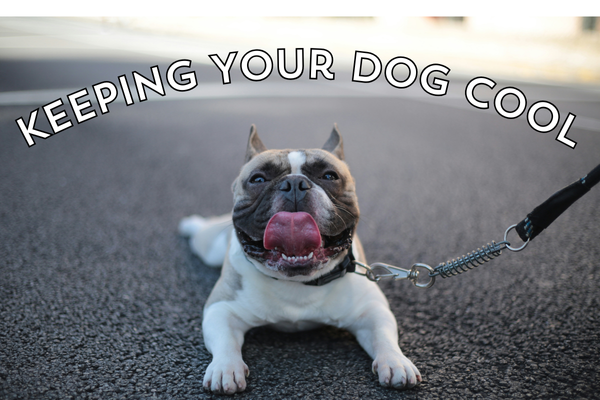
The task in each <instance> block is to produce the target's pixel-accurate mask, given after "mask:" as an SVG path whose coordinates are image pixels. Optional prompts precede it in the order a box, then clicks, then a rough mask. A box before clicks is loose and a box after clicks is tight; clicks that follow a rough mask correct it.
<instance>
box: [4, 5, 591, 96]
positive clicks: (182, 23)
mask: <svg viewBox="0 0 600 400" xmlns="http://www.w3.org/2000/svg"><path fill="white" fill-rule="evenodd" d="M257 45H260V48H262V49H264V50H267V51H268V52H269V53H270V54H276V53H275V50H276V49H277V48H278V47H285V48H288V49H292V48H295V47H304V48H309V47H319V48H326V49H328V50H330V51H332V53H333V54H334V56H335V64H334V65H336V67H346V68H351V62H352V59H353V57H354V51H355V50H362V51H370V52H372V53H375V54H377V55H378V56H380V58H381V59H382V61H384V62H386V61H387V60H389V59H391V58H392V57H395V56H398V55H404V56H408V57H409V58H411V59H413V61H415V62H416V63H417V65H418V66H423V67H424V66H425V65H428V64H430V63H434V62H435V63H441V64H444V65H446V66H448V67H449V68H450V69H451V70H452V71H453V72H455V73H459V74H466V75H484V76H487V75H493V76H494V77H496V78H511V79H519V80H527V81H531V80H535V81H552V82H567V83H582V84H591V85H598V84H599V83H600V22H599V21H598V17H593V16H592V17H573V16H570V17H535V16H527V17H523V16H514V17H505V16H502V17H493V16H480V17H394V16H391V15H390V16H384V17H368V18H359V17H355V18H332V17H323V18H316V17H312V18H309V17H305V18H302V17H297V18H294V17H287V18H275V17H265V18H259V17H243V18H242V17H237V18H225V17H211V18H176V17H160V18H159V17H145V18H142V17H140V18H136V17H122V18H118V17H112V18H64V19H55V18H2V19H0V57H2V58H14V57H27V58H45V57H65V56H86V55H87V56H92V57H99V56H105V55H107V54H111V55H113V56H114V55H118V54H121V55H122V54H123V52H127V53H133V54H144V55H151V56H161V57H167V58H173V57H187V58H191V59H192V60H193V61H194V62H199V63H208V62H210V61H209V59H208V57H207V54H210V53H212V52H219V53H222V52H228V51H233V50H239V51H243V50H250V49H252V48H254V47H255V46H257Z"/></svg>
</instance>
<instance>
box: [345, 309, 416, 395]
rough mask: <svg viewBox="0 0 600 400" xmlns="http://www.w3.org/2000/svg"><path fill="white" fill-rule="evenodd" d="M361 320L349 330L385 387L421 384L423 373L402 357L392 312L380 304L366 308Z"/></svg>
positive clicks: (408, 386)
mask: <svg viewBox="0 0 600 400" xmlns="http://www.w3.org/2000/svg"><path fill="white" fill-rule="evenodd" d="M365 310H366V311H364V312H363V313H362V315H361V316H360V317H359V318H358V320H357V321H356V322H355V323H354V324H352V325H351V326H350V327H348V329H349V330H350V331H351V332H352V333H354V335H355V336H356V339H357V340H358V342H359V343H360V345H361V346H362V347H363V349H365V351H366V352H367V353H368V354H369V355H370V356H371V357H372V358H373V360H374V361H373V373H377V374H378V375H379V383H380V384H381V385H382V386H386V387H393V388H396V389H403V388H411V387H413V386H415V385H417V384H418V383H419V382H421V373H420V372H419V370H418V369H417V367H415V366H414V364H413V363H412V362H411V361H410V360H409V359H408V358H406V357H405V356H404V354H402V351H401V350H400V346H399V345H398V325H397V324H396V318H395V317H394V315H393V314H392V312H391V311H390V310H389V308H387V307H386V306H385V304H383V303H380V302H370V303H368V304H366V307H365Z"/></svg>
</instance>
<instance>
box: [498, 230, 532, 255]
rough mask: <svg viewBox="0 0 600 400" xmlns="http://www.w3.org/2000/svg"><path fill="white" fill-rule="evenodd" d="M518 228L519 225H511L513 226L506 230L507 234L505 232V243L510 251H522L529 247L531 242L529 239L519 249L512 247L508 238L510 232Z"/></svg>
mask: <svg viewBox="0 0 600 400" xmlns="http://www.w3.org/2000/svg"><path fill="white" fill-rule="evenodd" d="M516 227H517V224H514V225H511V226H509V227H508V229H507V230H506V232H504V242H506V248H507V249H509V250H510V251H521V250H523V249H524V248H525V247H527V245H528V244H529V240H530V239H527V241H526V242H525V243H524V244H523V246H521V247H518V248H514V247H510V243H509V242H508V240H507V238H508V232H510V231H511V230H512V229H514V228H516Z"/></svg>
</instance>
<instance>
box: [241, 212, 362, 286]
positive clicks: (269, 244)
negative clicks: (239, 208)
mask: <svg viewBox="0 0 600 400" xmlns="http://www.w3.org/2000/svg"><path fill="white" fill-rule="evenodd" d="M353 230H354V227H350V228H348V229H346V230H344V231H342V232H341V233H340V234H338V235H336V236H325V235H321V232H320V231H319V227H318V226H317V223H316V222H315V220H314V219H313V217H312V216H311V215H310V214H308V213H305V212H294V213H291V212H286V211H281V212H278V213H277V214H275V215H274V216H273V217H271V219H270V220H269V223H268V224H267V227H266V228H265V232H264V235H263V240H262V241H253V240H252V239H251V238H250V237H249V236H248V235H247V234H245V233H244V232H243V231H241V230H239V229H237V234H238V239H239V240H240V243H241V245H242V247H243V248H244V251H245V252H246V254H248V255H249V256H251V257H252V258H254V259H257V260H258V261H261V262H263V263H265V264H266V265H267V266H268V267H269V268H271V269H273V270H276V271H280V272H284V273H285V274H286V275H288V276H294V275H308V274H310V273H311V271H313V270H315V269H316V268H317V267H318V266H319V265H321V264H325V263H326V262H327V261H329V260H330V259H331V258H333V257H335V256H336V255H338V254H339V253H341V252H342V251H343V250H345V249H347V248H349V247H350V246H351V245H352V232H353Z"/></svg>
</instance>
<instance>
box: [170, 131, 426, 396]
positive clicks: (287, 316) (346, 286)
mask: <svg viewBox="0 0 600 400" xmlns="http://www.w3.org/2000/svg"><path fill="white" fill-rule="evenodd" d="M232 191H233V201H234V206H233V211H232V213H231V214H227V215H224V216H220V217H213V218H203V217H200V216H197V215H193V216H190V217H187V218H184V219H183V220H182V221H181V222H180V224H179V231H180V233H181V234H182V235H184V236H187V237H189V238H190V246H191V249H192V252H193V253H195V254H197V255H198V256H200V258H201V259H202V260H203V261H204V263H205V264H207V265H209V266H220V265H221V264H222V266H223V267H222V271H221V276H220V278H219V279H218V281H217V283H216V284H215V287H214V288H213V290H212V292H211V294H210V296H209V297H208V299H207V301H206V304H205V307H204V316H203V322H202V328H203V334H204V342H205V345H206V348H207V349H208V351H209V352H210V353H211V354H212V356H213V359H212V362H211V363H210V364H209V366H208V368H207V370H206V373H205V375H204V381H203V385H204V387H205V388H206V389H208V390H211V391H213V392H216V393H223V394H233V393H236V392H242V391H244V390H245V389H246V377H247V376H248V373H249V369H248V366H247V365H246V363H245V362H244V360H243V358H242V344H243V342H244V334H245V333H246V332H247V331H248V330H249V329H251V328H254V327H258V326H268V327H271V328H274V329H277V330H281V331H286V332H295V331H303V330H308V329H314V328H317V327H320V326H323V325H332V326H335V327H338V328H343V329H347V330H348V331H350V332H351V333H353V334H354V335H355V336H356V338H357V340H358V342H359V343H360V345H361V346H362V347H363V348H364V349H365V351H366V352H367V353H368V354H369V355H370V356H371V358H373V364H372V370H373V373H376V374H378V377H379V382H380V384H381V385H382V386H385V387H392V388H396V389H403V388H411V387H413V386H415V385H417V384H418V383H419V382H421V374H420V372H419V370H418V369H417V368H416V367H415V366H414V364H413V363H412V362H411V361H410V360H409V359H408V358H406V357H405V356H404V355H403V354H402V351H401V350H400V347H399V345H398V327H397V323H396V319H395V317H394V315H393V314H392V312H391V311H390V308H389V305H388V302H387V299H386V298H385V296H384V294H383V293H382V291H381V290H380V288H379V286H378V285H377V284H376V283H375V282H372V281H370V280H368V279H366V278H365V277H363V276H360V275H358V274H353V273H347V272H352V271H354V264H353V262H352V260H353V259H355V260H360V261H361V262H363V263H365V262H366V261H365V256H364V251H363V248H362V245H361V243H360V241H359V239H358V237H357V235H356V225H357V223H358V219H359V208H358V201H357V198H356V191H355V182H354V179H353V177H352V175H351V174H350V170H349V168H348V166H347V164H346V162H345V160H344V149H343V141H342V136H341V135H340V133H339V130H338V128H337V125H334V129H333V131H332V132H331V135H330V137H329V139H328V140H327V141H326V143H325V145H324V146H323V148H322V149H307V150H290V149H287V150H268V149H267V148H266V147H265V145H264V144H263V142H262V140H261V139H260V138H259V136H258V133H257V131H256V127H255V126H254V125H252V128H251V130H250V137H249V139H248V145H247V149H246V156H245V163H244V165H243V167H242V169H241V171H240V174H239V176H238V177H237V178H236V179H235V181H234V182H233V185H232Z"/></svg>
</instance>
